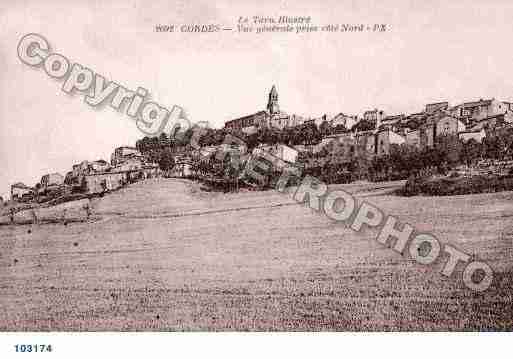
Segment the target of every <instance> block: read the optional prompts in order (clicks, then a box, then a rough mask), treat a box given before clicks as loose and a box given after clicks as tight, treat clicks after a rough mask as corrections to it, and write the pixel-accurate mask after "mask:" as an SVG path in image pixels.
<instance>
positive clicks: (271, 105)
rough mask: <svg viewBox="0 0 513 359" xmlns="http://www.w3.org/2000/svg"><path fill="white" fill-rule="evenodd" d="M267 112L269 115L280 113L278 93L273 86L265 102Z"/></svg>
mask: <svg viewBox="0 0 513 359" xmlns="http://www.w3.org/2000/svg"><path fill="white" fill-rule="evenodd" d="M267 111H269V114H271V115H275V114H278V113H279V112H280V107H279V106H278V91H276V86H274V85H273V87H272V89H271V92H269V101H268V102H267Z"/></svg>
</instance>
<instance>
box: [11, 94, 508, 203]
mask: <svg viewBox="0 0 513 359" xmlns="http://www.w3.org/2000/svg"><path fill="white" fill-rule="evenodd" d="M192 130H193V129H189V133H182V134H181V135H180V136H172V135H171V134H165V133H163V134H161V135H160V136H159V137H153V138H150V137H145V138H143V139H141V140H139V141H138V142H137V144H136V146H135V147H128V146H123V147H119V148H116V149H115V150H114V153H113V154H112V156H111V160H110V163H109V162H107V161H105V160H102V159H100V160H96V161H83V162H81V163H78V164H75V165H73V166H72V168H71V170H70V171H69V172H68V173H66V174H65V175H61V174H59V173H49V174H45V175H44V176H42V177H41V180H40V182H38V183H37V184H35V185H34V186H28V185H26V184H24V183H21V182H18V183H15V184H13V185H12V186H11V199H10V203H12V204H13V203H20V202H22V203H52V201H55V200H57V199H60V201H66V200H72V199H76V198H82V197H84V196H90V195H98V194H103V193H105V192H109V191H114V190H116V189H119V188H121V187H123V186H125V185H127V184H129V183H132V182H135V181H138V180H141V179H146V178H151V177H157V176H167V177H186V178H196V179H199V180H203V181H206V182H210V183H214V182H216V181H217V182H221V183H223V184H226V183H228V184H230V188H233V187H232V186H231V185H232V184H233V183H235V182H236V183H237V186H236V188H237V189H238V188H239V186H240V184H242V185H250V186H251V183H250V182H251V181H250V180H249V179H248V178H245V177H244V171H243V169H244V163H245V162H247V161H248V160H249V158H251V157H255V156H259V155H261V154H262V153H263V152H267V153H270V154H272V155H273V156H274V157H276V158H278V159H279V160H280V163H282V164H289V165H293V166H296V167H297V168H299V169H300V170H301V171H302V172H303V174H311V175H314V176H317V177H318V178H319V179H321V180H323V181H325V182H327V183H346V182H351V181H354V180H360V179H366V180H371V181H380V180H397V179H406V178H408V177H409V176H412V175H418V174H419V173H424V174H426V173H427V174H429V175H433V174H437V175H448V174H449V173H451V171H452V175H454V173H456V174H459V175H462V176H467V177H469V176H470V177H471V176H473V175H476V174H488V175H490V174H495V175H508V174H510V172H511V168H512V167H513V161H512V153H513V103H511V102H506V101H499V100H496V99H494V98H492V99H479V100H476V101H470V102H464V103H461V104H456V105H451V104H449V103H448V102H446V101H444V102H437V103H429V104H426V105H425V108H424V109H422V111H420V112H417V113H412V114H386V113H385V112H384V111H383V110H380V109H371V110H368V111H365V112H364V113H363V115H362V116H358V115H349V114H345V113H342V112H340V113H338V114H337V115H335V116H332V117H328V116H327V115H322V116H319V117H316V118H306V117H303V116H299V115H296V114H289V113H287V112H285V111H283V110H281V108H280V105H279V101H278V91H277V89H276V87H275V86H273V87H272V88H271V90H270V92H269V94H268V96H267V106H266V108H265V109H262V110H260V111H257V112H255V113H252V114H249V115H246V116H243V117H240V118H236V119H233V120H229V121H227V122H226V123H225V125H224V127H223V128H221V129H205V130H204V131H203V132H202V135H201V137H200V138H199V141H198V144H197V146H191V144H190V139H191V134H192ZM228 135H230V136H231V137H230V138H231V140H230V141H229V143H227V136H228ZM233 138H236V139H237V141H236V143H234V141H233ZM220 154H221V155H220ZM234 157H235V158H237V159H238V162H237V163H238V165H237V166H238V167H235V168H234V166H233V161H232V162H231V163H230V165H229V166H228V165H227V161H226V159H227V158H231V159H233V158H234ZM274 170H275V171H278V172H279V171H280V170H281V168H280V165H278V166H277V168H274ZM268 181H269V182H272V181H273V178H272V175H270V176H269V178H268Z"/></svg>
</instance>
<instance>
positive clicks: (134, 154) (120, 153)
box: [110, 146, 144, 167]
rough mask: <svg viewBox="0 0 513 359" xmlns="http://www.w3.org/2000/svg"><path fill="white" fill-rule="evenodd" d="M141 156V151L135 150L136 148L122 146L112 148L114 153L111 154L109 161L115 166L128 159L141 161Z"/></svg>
mask: <svg viewBox="0 0 513 359" xmlns="http://www.w3.org/2000/svg"><path fill="white" fill-rule="evenodd" d="M143 158H144V157H143V155H142V154H141V152H139V151H138V150H137V148H135V147H128V146H122V147H118V148H116V149H115V150H114V153H113V154H112V156H111V160H110V163H111V165H112V167H116V166H118V165H120V164H122V163H124V162H126V161H128V160H131V159H136V160H140V161H142V160H143Z"/></svg>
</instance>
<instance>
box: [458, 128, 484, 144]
mask: <svg viewBox="0 0 513 359" xmlns="http://www.w3.org/2000/svg"><path fill="white" fill-rule="evenodd" d="M458 137H459V139H460V140H462V141H464V142H467V141H470V140H471V139H473V140H474V141H476V142H479V143H481V142H483V139H484V138H485V137H486V131H485V130H484V128H481V129H479V130H468V131H462V132H460V133H459V134H458Z"/></svg>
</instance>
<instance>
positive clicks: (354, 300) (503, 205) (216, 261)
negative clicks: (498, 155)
mask: <svg viewBox="0 0 513 359" xmlns="http://www.w3.org/2000/svg"><path fill="white" fill-rule="evenodd" d="M401 184H402V183H376V184H366V183H360V184H358V183H357V184H350V185H337V186H334V187H335V188H343V189H345V190H347V191H349V192H352V193H355V194H356V196H358V197H360V198H362V199H363V198H364V199H365V200H366V201H368V202H370V203H373V204H375V205H377V206H378V207H379V208H381V209H382V210H383V211H385V212H386V213H388V214H394V215H396V216H397V217H398V218H399V219H400V220H401V221H403V222H408V223H410V224H411V225H413V226H414V227H415V228H417V229H419V230H422V231H427V232H430V233H433V234H435V235H437V237H438V238H439V239H440V240H441V241H442V242H447V243H451V244H453V245H455V246H456V247H458V248H460V249H462V250H464V251H466V252H467V253H469V254H473V255H477V256H478V257H479V258H480V259H482V260H486V261H487V262H488V263H490V264H491V266H492V268H493V269H494V271H495V280H494V283H493V285H492V288H490V289H489V290H488V291H486V292H484V293H481V294H479V293H475V292H471V291H470V290H467V289H465V288H464V286H463V284H462V282H461V280H460V278H459V274H458V273H456V274H455V275H454V278H445V277H443V276H442V275H441V274H440V273H439V271H440V268H441V267H442V263H438V264H436V265H433V266H421V265H419V264H416V263H414V262H412V261H411V260H410V259H405V258H403V257H401V256H399V255H398V254H396V253H395V252H393V251H392V250H390V249H387V248H385V247H383V246H381V245H380V244H379V243H377V242H376V241H375V240H374V237H375V236H376V232H375V231H365V232H361V233H355V232H353V231H352V230H350V229H348V228H346V227H345V226H344V225H343V224H339V223H335V222H333V221H331V220H329V219H328V218H326V217H325V216H323V215H320V214H318V213H315V212H313V211H312V210H310V209H308V208H306V207H304V206H302V205H299V204H297V203H295V202H294V201H293V200H292V199H291V198H290V197H289V196H286V195H282V194H279V193H276V192H274V191H266V192H241V193H229V194H223V193H215V192H204V191H201V190H200V189H199V185H197V184H194V183H192V182H189V181H182V180H173V179H152V180H147V181H145V182H140V183H136V184H134V185H131V186H129V187H127V188H124V189H122V190H120V191H118V192H115V193H112V194H110V195H108V196H105V197H104V198H101V199H95V200H93V202H92V206H93V216H92V218H91V219H90V220H89V221H85V222H80V221H81V220H83V219H84V218H83V216H84V213H83V210H81V206H82V205H83V204H82V203H77V204H74V203H71V204H69V203H68V204H66V205H65V206H63V205H61V207H59V206H57V207H55V208H50V209H45V212H44V213H41V214H40V216H41V217H42V218H43V219H46V220H47V222H46V223H44V221H43V224H39V225H30V224H26V225H15V226H13V225H1V226H0V291H1V296H0V330H43V331H48V330H512V329H513V279H512V263H513V261H512V259H513V251H512V249H513V193H512V192H502V193H493V194H478V195H465V196H449V197H409V198H404V197H397V196H394V195H393V194H391V191H393V190H394V189H396V188H398V186H400V185H401ZM64 207H66V208H67V210H66V216H70V217H72V218H73V219H74V220H76V221H72V222H70V223H68V224H67V225H64V224H61V223H51V222H52V221H53V222H58V219H59V218H60V216H62V210H63V208H64ZM24 215H26V214H23V213H22V214H19V216H24ZM2 221H3V222H2ZM6 222H7V219H6V218H5V217H4V218H0V224H1V223H6Z"/></svg>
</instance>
